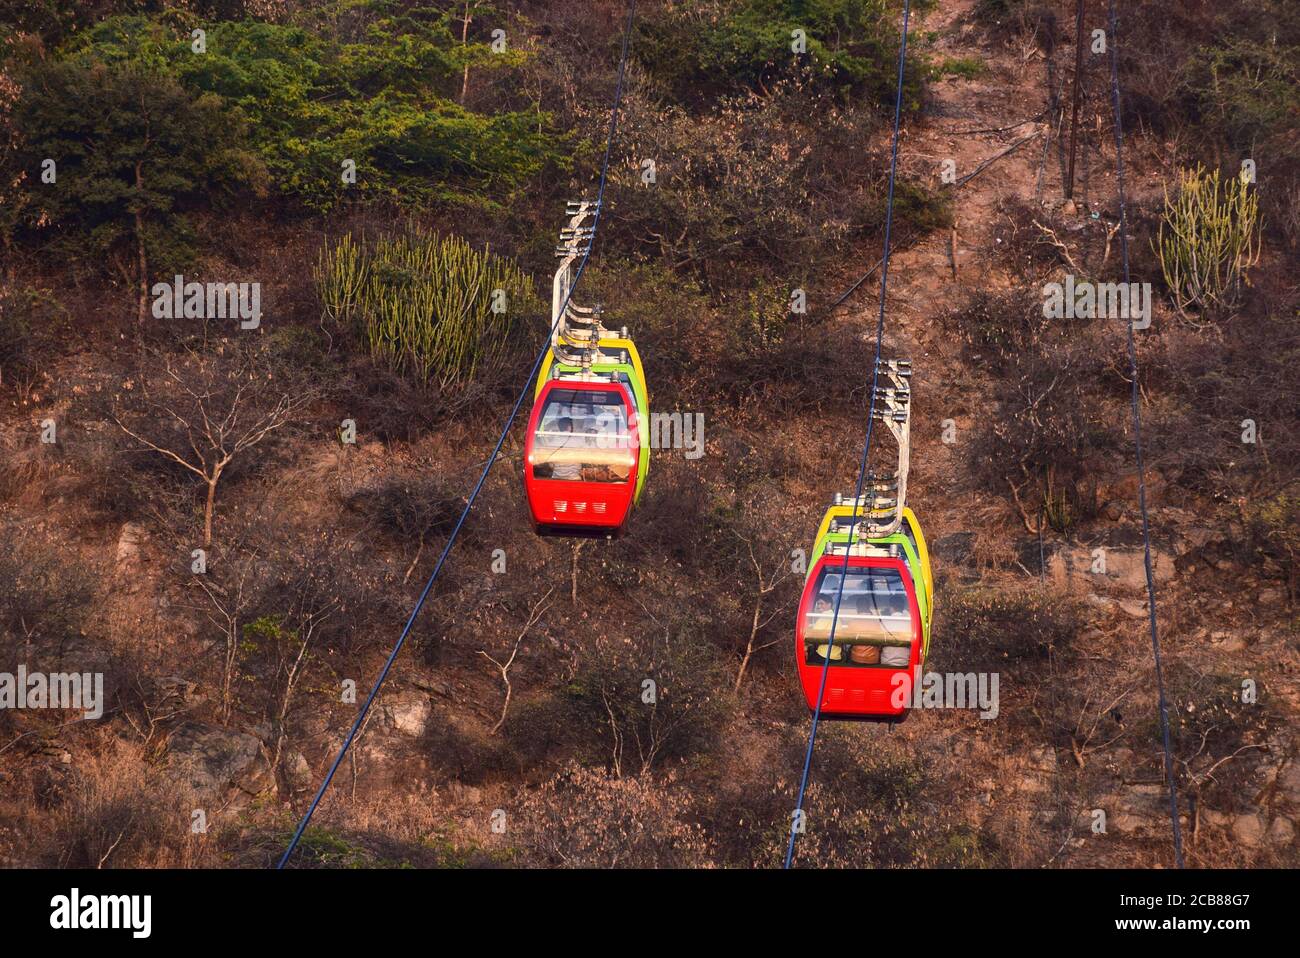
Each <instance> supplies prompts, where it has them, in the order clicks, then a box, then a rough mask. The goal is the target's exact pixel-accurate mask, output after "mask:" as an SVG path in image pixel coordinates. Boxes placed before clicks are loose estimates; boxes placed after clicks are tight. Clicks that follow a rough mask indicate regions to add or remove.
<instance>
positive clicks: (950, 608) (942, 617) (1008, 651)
mask: <svg viewBox="0 0 1300 958" xmlns="http://www.w3.org/2000/svg"><path fill="white" fill-rule="evenodd" d="M938 616H939V621H938V623H936V625H935V633H936V635H942V636H944V637H945V638H944V640H943V641H942V642H937V641H936V642H935V646H934V655H933V658H932V665H933V668H935V669H937V670H939V671H944V670H945V669H947V668H950V667H951V668H952V669H953V670H957V671H963V672H966V671H976V672H996V671H999V670H1007V669H1016V670H1020V669H1026V668H1027V669H1031V670H1032V669H1033V668H1034V667H1035V666H1036V665H1037V664H1038V663H1042V662H1046V661H1047V660H1048V659H1050V658H1051V657H1052V656H1053V655H1059V654H1060V653H1061V652H1063V651H1067V650H1069V648H1070V646H1071V644H1072V642H1073V640H1074V637H1075V633H1076V631H1077V630H1078V627H1079V618H1078V614H1077V610H1076V609H1075V608H1074V606H1073V605H1072V603H1070V602H1068V601H1064V597H1062V596H1060V595H1049V594H1045V593H1043V592H1040V591H1037V590H1028V589H1023V590H1019V591H996V592H995V591H991V590H986V589H972V590H966V591H962V592H955V593H951V594H948V595H945V596H944V600H943V602H942V603H941V604H940V605H939V608H938Z"/></svg>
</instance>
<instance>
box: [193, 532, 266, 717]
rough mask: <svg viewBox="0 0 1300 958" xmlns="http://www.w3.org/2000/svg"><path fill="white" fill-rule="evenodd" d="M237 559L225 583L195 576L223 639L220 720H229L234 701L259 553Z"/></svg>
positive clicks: (210, 619) (214, 624)
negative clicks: (236, 677)
mask: <svg viewBox="0 0 1300 958" xmlns="http://www.w3.org/2000/svg"><path fill="white" fill-rule="evenodd" d="M243 558H244V561H242V562H236V563H234V565H235V569H234V572H233V577H232V578H231V579H230V581H229V582H228V584H227V585H226V586H224V587H223V586H221V585H219V584H217V583H214V582H209V581H208V577H207V576H206V575H201V576H196V577H195V580H196V581H197V583H198V586H199V588H200V589H202V590H203V594H204V595H206V596H207V598H208V603H209V604H208V607H207V608H206V609H205V610H204V614H205V615H206V616H207V619H208V621H209V622H211V623H212V625H213V627H214V628H216V629H217V631H218V632H220V633H221V636H222V638H223V639H224V643H225V649H224V661H223V663H222V679H221V721H222V722H229V721H230V713H231V711H232V708H233V702H234V684H235V672H236V669H237V668H238V665H239V641H240V637H241V633H242V631H243V624H244V614H245V612H246V610H247V609H248V606H249V603H250V601H251V595H250V593H251V591H252V588H251V586H252V582H251V581H250V580H251V578H252V576H253V574H254V572H255V570H256V567H257V566H256V558H257V556H256V553H252V554H250V555H248V556H245V557H243Z"/></svg>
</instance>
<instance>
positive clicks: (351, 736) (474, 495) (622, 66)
mask: <svg viewBox="0 0 1300 958" xmlns="http://www.w3.org/2000/svg"><path fill="white" fill-rule="evenodd" d="M635 18H636V0H631V2H630V3H629V4H628V14H627V26H626V27H625V28H624V31H623V50H622V54H621V56H620V57H619V63H618V84H617V86H616V87H615V90H614V106H613V109H612V110H611V111H610V116H609V136H608V138H607V140H606V142H605V156H604V159H603V161H602V162H601V166H600V186H599V188H598V189H597V192H596V213H595V217H594V218H593V220H592V224H591V238H590V241H589V242H588V244H587V249H586V252H584V253H583V256H582V262H581V263H579V264H578V269H577V272H576V273H574V276H573V282H572V283H571V284H570V285H569V291H568V293H567V294H566V295H565V297H564V303H563V304H562V305H561V307H560V310H559V312H558V313H556V319H555V322H554V323H552V325H551V332H550V335H548V336H547V339H546V342H545V343H544V344H543V346H542V349H541V351H540V352H539V353H538V354H537V358H536V359H535V360H533V367H532V370H531V372H529V374H528V380H527V382H526V383H525V384H524V388H523V389H522V390H521V391H520V393H519V397H518V398H517V399H516V400H515V404H514V406H513V407H512V408H511V410H510V416H509V417H508V418H507V419H506V422H505V425H504V426H503V427H502V429H501V435H500V436H499V437H498V438H497V442H496V446H495V447H494V448H493V450H492V455H491V456H489V457H488V461H487V464H486V465H485V466H484V467H483V472H482V474H481V475H480V476H479V477H478V482H476V483H475V484H474V489H473V490H472V491H471V492H470V494H469V498H468V499H467V500H466V502H465V508H464V510H463V511H462V512H461V514H460V518H459V519H458V520H456V525H455V527H454V528H453V529H452V530H451V536H450V537H449V538H448V539H447V544H446V545H445V546H443V549H442V554H441V555H440V556H438V562H437V564H436V565H435V566H434V567H433V572H432V574H431V575H430V576H429V581H428V582H426V583H425V584H424V590H423V591H422V592H421V593H420V598H419V600H418V601H417V602H416V603H415V608H414V609H412V610H411V615H410V617H409V618H408V619H407V620H406V626H405V627H404V628H403V629H402V634H401V636H399V637H398V639H397V643H396V644H395V645H394V646H393V650H392V651H391V652H390V653H389V654H388V659H387V661H385V662H384V667H383V668H382V669H381V670H380V672H379V677H378V678H377V679H376V680H375V684H374V687H373V688H371V690H370V694H369V695H368V696H366V701H365V704H364V705H362V707H361V711H360V712H358V713H357V717H356V720H355V721H354V722H353V723H352V728H351V729H350V730H349V731H348V734H347V738H346V739H344V740H343V745H342V747H341V748H340V749H339V753H338V755H337V756H335V758H334V764H333V765H331V766H330V770H329V774H327V775H326V776H325V781H323V782H322V783H321V786H320V789H319V790H318V791H317V792H316V797H315V798H313V799H312V802H311V805H310V806H309V807H308V809H307V813H306V814H305V815H303V817H302V821H300V822H299V823H298V828H297V830H296V831H295V832H294V833H293V838H292V839H291V840H290V842H289V847H288V848H286V849H285V850H284V854H283V855H282V856H281V857H280V862H279V864H278V865H276V870H277V871H278V870H280V869H282V868H284V866H285V864H286V863H287V862H288V861H289V857H290V856H291V855H292V854H293V852H294V849H295V848H297V847H298V842H299V841H301V840H302V835H303V832H305V831H306V830H307V826H308V825H309V824H310V823H311V819H312V816H313V815H314V814H315V813H316V809H317V807H318V806H319V805H320V803H321V799H322V798H324V797H325V792H326V790H327V789H328V788H329V786H330V782H332V781H333V780H334V775H335V773H336V772H337V771H338V769H339V765H341V764H342V762H343V758H344V756H346V755H347V753H348V749H349V748H351V746H352V742H353V741H354V740H355V739H356V737H357V733H358V732H359V731H360V729H361V723H362V722H364V721H365V718H366V715H367V713H368V712H369V711H370V707H371V705H373V704H374V701H375V698H376V696H378V695H379V689H380V687H381V686H382V685H383V684H384V680H385V679H386V678H388V673H389V672H390V671H391V670H392V668H393V663H394V662H395V661H397V655H398V653H399V652H401V651H402V646H403V645H404V644H405V643H406V639H407V637H408V636H409V635H410V633H411V627H412V626H414V625H415V619H416V616H418V615H419V614H420V610H421V609H422V608H424V602H425V600H426V599H427V598H428V597H429V593H430V592H431V591H432V590H433V584H434V583H435V582H436V581H437V580H438V576H439V575H440V574H441V573H442V567H443V565H444V564H445V563H446V561H447V556H448V555H449V554H450V552H451V548H452V546H454V545H455V544H456V537H457V536H458V535H460V530H461V527H462V526H463V525H464V524H465V520H466V518H468V516H469V513H470V510H471V509H473V508H474V502H475V500H477V499H478V495H479V493H480V492H481V491H482V490H483V484H484V483H485V482H486V481H487V477H488V473H489V472H491V470H492V466H493V465H494V464H495V463H496V460H497V456H498V455H499V454H500V453H501V447H502V446H504V445H505V441H506V437H507V436H508V435H509V433H510V427H511V426H513V425H514V421H515V417H516V416H518V415H519V409H520V407H521V406H523V403H524V399H525V398H526V397H527V395H528V390H529V389H530V388H531V387H532V385H533V380H534V379H535V378H536V376H537V370H538V369H539V368H540V367H541V365H542V360H543V359H545V358H546V351H547V350H548V349H550V348H551V337H552V336H554V334H555V328H556V326H557V325H558V324H559V321H560V317H562V316H563V315H564V311H565V310H566V309H567V308H568V306H569V300H570V299H572V298H573V291H574V290H575V289H577V287H578V280H580V279H581V278H582V274H583V271H585V270H586V268H587V261H588V260H589V259H590V258H591V250H592V247H593V246H595V243H596V229H597V227H599V225H600V215H601V212H602V210H603V209H604V198H605V182H606V179H607V177H608V174H609V158H610V153H611V151H612V150H613V147H614V135H615V133H616V132H617V130H618V111H619V105H620V104H621V102H622V100H623V79H624V76H625V75H626V72H627V51H628V45H629V42H630V41H631V38H632V24H633V22H634V20H635Z"/></svg>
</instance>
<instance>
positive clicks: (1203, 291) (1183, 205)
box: [1157, 166, 1259, 317]
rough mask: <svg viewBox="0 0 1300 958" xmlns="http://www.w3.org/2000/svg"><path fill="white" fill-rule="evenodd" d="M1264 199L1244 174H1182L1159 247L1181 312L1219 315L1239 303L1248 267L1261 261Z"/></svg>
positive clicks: (1169, 204)
mask: <svg viewBox="0 0 1300 958" xmlns="http://www.w3.org/2000/svg"><path fill="white" fill-rule="evenodd" d="M1258 231H1259V198H1258V196H1257V195H1256V194H1255V193H1254V191H1252V190H1251V189H1250V186H1249V184H1248V183H1247V182H1246V180H1245V178H1244V177H1240V176H1239V177H1233V178H1232V179H1231V180H1229V181H1228V182H1227V183H1224V182H1223V181H1222V180H1221V178H1220V176H1219V171H1218V170H1213V171H1211V172H1209V173H1206V172H1204V171H1203V170H1202V169H1201V167H1200V166H1197V167H1196V168H1195V169H1192V170H1184V171H1183V172H1182V173H1181V174H1180V175H1179V188H1178V192H1177V194H1176V196H1175V197H1174V198H1173V199H1172V200H1171V199H1170V198H1169V195H1168V193H1166V194H1165V216H1164V220H1163V222H1162V223H1161V224H1160V231H1159V234H1158V237H1157V249H1158V251H1159V253H1160V266H1161V268H1162V269H1163V270H1164V276H1165V283H1166V284H1168V286H1169V291H1170V292H1171V293H1173V296H1174V305H1175V306H1176V307H1177V308H1178V312H1179V313H1180V314H1181V315H1182V316H1184V317H1187V315H1188V312H1189V311H1191V310H1196V311H1199V312H1200V313H1201V314H1203V315H1205V314H1208V315H1214V314H1220V313H1222V312H1223V311H1225V310H1227V309H1230V308H1231V307H1233V306H1234V305H1236V303H1237V300H1238V297H1239V296H1240V293H1241V285H1242V282H1243V280H1244V278H1245V273H1246V270H1248V269H1249V268H1250V267H1251V266H1253V265H1255V263H1257V262H1258V261H1259V237H1258Z"/></svg>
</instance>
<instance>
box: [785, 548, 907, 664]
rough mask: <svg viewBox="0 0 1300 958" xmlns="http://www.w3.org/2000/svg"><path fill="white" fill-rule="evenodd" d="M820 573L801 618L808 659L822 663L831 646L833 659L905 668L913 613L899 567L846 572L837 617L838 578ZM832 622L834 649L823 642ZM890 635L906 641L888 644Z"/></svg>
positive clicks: (894, 638)
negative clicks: (820, 576) (807, 609)
mask: <svg viewBox="0 0 1300 958" xmlns="http://www.w3.org/2000/svg"><path fill="white" fill-rule="evenodd" d="M823 576H824V578H823V580H822V582H821V584H820V587H819V589H818V590H817V594H816V598H815V599H814V600H813V606H812V608H811V609H810V610H809V611H808V615H807V621H806V622H805V631H804V637H805V641H807V646H808V662H809V664H821V663H823V662H825V660H826V655H827V652H828V651H829V653H830V658H831V661H832V662H834V663H842V664H852V665H859V666H874V665H880V666H886V667H891V668H900V667H905V666H906V665H907V663H908V661H909V659H910V644H911V640H912V617H911V614H910V612H909V609H908V598H907V592H906V591H905V586H904V583H903V580H902V577H901V576H900V575H899V574H898V572H897V571H895V570H880V569H873V570H870V571H865V570H864V571H861V572H850V573H849V575H848V578H847V580H846V581H845V585H844V593H843V599H842V601H841V605H840V614H839V616H838V617H836V616H835V614H834V608H835V595H836V592H837V591H838V590H839V581H840V577H839V575H836V574H826V573H825V572H823ZM832 623H834V630H835V631H834V637H835V646H834V648H830V647H829V642H828V641H827V640H828V639H829V638H830V637H831V628H832ZM818 640H820V641H818ZM889 640H902V641H904V642H906V643H907V644H906V645H886V644H885V642H887V641H889ZM845 649H848V651H847V652H845V651H844V650H845Z"/></svg>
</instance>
